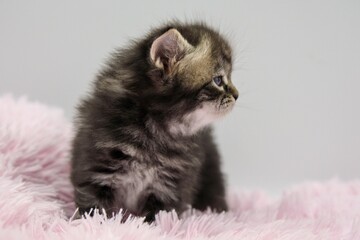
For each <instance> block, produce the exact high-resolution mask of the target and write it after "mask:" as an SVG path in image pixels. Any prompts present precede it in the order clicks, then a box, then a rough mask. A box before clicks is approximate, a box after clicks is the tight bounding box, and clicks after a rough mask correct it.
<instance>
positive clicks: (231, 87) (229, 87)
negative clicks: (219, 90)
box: [224, 85, 239, 101]
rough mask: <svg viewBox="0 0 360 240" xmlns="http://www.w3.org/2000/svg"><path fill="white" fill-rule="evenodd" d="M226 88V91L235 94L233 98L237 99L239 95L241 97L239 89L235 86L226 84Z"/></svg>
mask: <svg viewBox="0 0 360 240" xmlns="http://www.w3.org/2000/svg"><path fill="white" fill-rule="evenodd" d="M224 90H225V92H227V93H229V94H231V96H233V98H234V99H235V101H236V99H238V97H239V92H238V90H237V89H236V88H235V87H234V86H231V85H225V86H224Z"/></svg>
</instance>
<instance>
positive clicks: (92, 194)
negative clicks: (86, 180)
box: [75, 184, 114, 216]
mask: <svg viewBox="0 0 360 240" xmlns="http://www.w3.org/2000/svg"><path fill="white" fill-rule="evenodd" d="M113 199H114V196H113V190H112V189H111V188H110V187H108V186H101V185H97V184H86V186H75V203H76V206H77V207H78V208H79V211H78V213H79V216H82V215H84V214H85V213H88V214H90V216H93V214H94V212H95V211H97V210H98V211H99V213H100V214H101V213H103V210H105V211H106V213H107V215H108V216H111V214H112V211H113V210H114V209H113V208H112V205H113Z"/></svg>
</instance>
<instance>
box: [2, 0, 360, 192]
mask: <svg viewBox="0 0 360 240" xmlns="http://www.w3.org/2000/svg"><path fill="white" fill-rule="evenodd" d="M174 17H176V18H178V19H188V20H194V19H195V20H196V19H202V20H205V21H207V22H208V23H209V24H211V25H212V26H214V27H216V28H219V29H220V30H221V32H223V33H224V34H226V35H227V36H228V37H229V39H230V41H231V42H232V44H233V45H234V47H235V49H236V50H235V53H236V56H237V61H236V63H235V71H234V73H233V80H234V82H235V84H236V85H237V87H238V89H239V91H240V98H239V101H238V104H237V107H236V108H235V109H234V111H233V112H232V114H230V115H229V116H228V117H227V118H225V119H224V120H222V121H221V122H219V123H217V124H216V135H217V141H218V143H219V145H220V148H221V151H222V155H223V158H224V169H225V172H227V174H228V182H229V184H230V185H232V186H241V187H246V188H264V189H266V190H268V191H272V192H278V191H279V190H280V189H283V188H284V187H286V186H288V185H290V184H294V183H298V182H302V181H304V180H314V179H315V180H323V179H328V178H331V177H334V176H338V177H339V178H341V179H351V178H357V177H358V176H359V174H360V94H359V92H360V78H359V77H360V1H356V0H354V1H341V0H339V1H331V0H330V1H329V0H313V1H306V0H305V1H285V0H284V1H280V0H273V1H267V0H263V1H259V0H242V1H222V2H220V1H217V2H214V1H205V0H203V1H169V0H167V1H143V2H137V1H115V0H114V1H85V0H84V1H25V0H24V1H3V0H2V1H0V94H3V93H8V92H12V93H14V94H15V95H16V96H20V95H24V94H25V95H27V96H29V98H30V99H31V100H39V101H41V102H44V103H47V104H49V105H53V106H58V107H61V108H63V109H64V110H65V113H66V115H67V116H68V118H69V119H71V117H72V115H73V107H74V105H75V104H76V102H77V101H78V99H79V97H80V96H81V95H83V94H84V93H85V92H86V91H87V89H88V87H89V82H90V81H91V80H92V79H93V77H94V74H95V73H96V72H97V71H98V70H99V68H100V66H101V63H102V62H103V60H104V59H105V58H106V56H108V53H109V52H111V50H112V49H113V48H114V47H117V46H122V45H124V44H126V43H127V42H128V40H129V39H132V38H133V37H138V36H141V35H142V34H143V33H144V32H145V31H147V30H148V29H149V27H150V26H156V25H157V24H159V23H161V22H163V21H166V20H167V19H172V18H174Z"/></svg>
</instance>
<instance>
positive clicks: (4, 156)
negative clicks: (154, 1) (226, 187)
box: [0, 96, 360, 240]
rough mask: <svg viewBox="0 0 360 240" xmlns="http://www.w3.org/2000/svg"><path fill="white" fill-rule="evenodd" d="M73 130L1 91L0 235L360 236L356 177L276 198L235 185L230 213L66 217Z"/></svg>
mask: <svg viewBox="0 0 360 240" xmlns="http://www.w3.org/2000/svg"><path fill="white" fill-rule="evenodd" d="M71 137H72V129H71V125H70V124H69V122H68V121H67V120H66V119H65V118H64V116H63V115H62V112H61V111H60V110H57V109H54V108H49V107H46V106H44V105H42V104H39V103H34V102H32V103H31V102H28V101H27V100H26V99H25V98H21V99H17V100H15V99H14V98H12V97H11V96H5V97H1V98H0V162H1V165H0V226H1V228H0V239H6V240H11V239H20V240H21V239H26V240H27V239H37V240H38V239H54V240H57V239H89V240H91V239H199V240H200V239H244V240H245V239H246V240H249V239H253V240H255V239H256V240H273V239H281V240H285V239H292V240H294V239H298V240H310V239H314V240H315V239H316V240H319V239H326V240H332V239H334V240H335V239H336V240H339V239H342V240H347V239H349V240H350V239H352V240H356V239H360V182H359V181H350V182H341V181H338V180H331V181H327V182H325V183H314V182H313V183H306V184H302V185H300V186H297V187H294V188H292V189H289V190H287V191H284V193H283V195H282V196H281V198H279V199H272V198H270V197H269V196H267V195H266V194H264V193H262V192H255V191H253V192H251V191H250V192H247V191H233V192H232V193H231V194H229V196H228V201H229V205H230V209H231V211H230V212H228V213H222V214H214V213H211V212H206V213H200V212H196V211H188V212H186V213H185V214H184V215H183V216H181V218H179V217H178V216H177V215H176V214H175V213H174V212H170V213H165V212H161V213H160V214H158V215H157V218H156V222H155V223H154V224H152V225H148V224H143V223H142V219H139V218H134V219H128V220H127V221H126V222H125V223H121V221H120V219H121V218H120V217H116V216H115V217H108V218H106V217H103V216H102V215H98V214H96V215H95V216H94V217H93V218H84V219H78V220H71V219H69V216H71V215H72V214H73V213H74V210H75V208H74V205H73V203H72V189H71V185H70V182H69V176H68V175H69V145H70V144H69V143H70V140H71ZM120 214H121V213H120Z"/></svg>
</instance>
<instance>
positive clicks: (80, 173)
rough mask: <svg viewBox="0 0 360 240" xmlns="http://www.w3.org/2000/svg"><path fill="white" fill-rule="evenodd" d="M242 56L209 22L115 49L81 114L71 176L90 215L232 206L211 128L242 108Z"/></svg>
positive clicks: (149, 216) (173, 27) (168, 29)
mask: <svg viewBox="0 0 360 240" xmlns="http://www.w3.org/2000/svg"><path fill="white" fill-rule="evenodd" d="M231 54H232V51H231V48H230V46H229V44H228V43H227V41H226V40H225V39H224V38H223V37H222V36H221V35H219V33H217V32H216V31H215V30H213V29H211V28H209V27H208V26H206V25H205V24H202V23H196V24H182V23H178V22H173V23H171V24H168V25H166V26H163V27H160V28H157V29H154V30H153V31H151V32H150V33H149V34H148V35H147V36H146V37H145V38H143V39H141V40H139V41H136V42H133V44H132V45H130V46H129V47H128V48H124V49H120V50H118V51H117V52H115V53H114V54H113V55H112V57H111V59H110V60H109V61H108V63H107V65H106V67H105V68H104V69H103V70H102V71H101V72H100V74H99V75H98V76H97V78H96V81H95V82H94V88H93V92H92V93H91V95H89V96H88V97H87V98H86V99H84V100H83V101H82V102H81V104H80V106H79V108H78V118H77V122H76V129H77V133H76V137H75V139H74V141H73V150H72V173H71V180H72V183H73V185H74V188H75V202H76V204H77V206H78V207H79V212H80V214H83V213H85V212H88V211H90V209H91V208H99V209H105V210H106V212H107V213H108V214H110V215H111V214H112V213H116V212H118V211H119V210H120V209H121V208H122V209H126V211H127V213H130V214H132V215H136V216H144V217H145V220H146V221H153V220H154V215H155V213H157V212H158V211H159V210H171V209H175V210H176V211H177V212H178V213H181V212H183V211H184V210H185V209H186V208H187V207H188V206H189V205H192V206H193V207H194V208H196V209H200V210H204V209H206V208H207V207H210V208H212V209H213V210H215V211H224V210H227V204H226V202H225V187H224V181H223V175H222V173H221V170H220V158H219V153H218V151H217V148H216V145H215V144H214V142H213V138H212V135H211V128H210V127H209V124H211V123H212V122H213V121H215V120H216V119H218V118H220V117H222V116H223V115H225V114H226V113H228V112H229V111H230V110H231V109H232V108H233V106H234V103H235V101H236V99H237V97H238V92H237V90H236V88H235V87H234V85H233V84H232V82H231V77H230V75H231V69H232V55H231Z"/></svg>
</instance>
